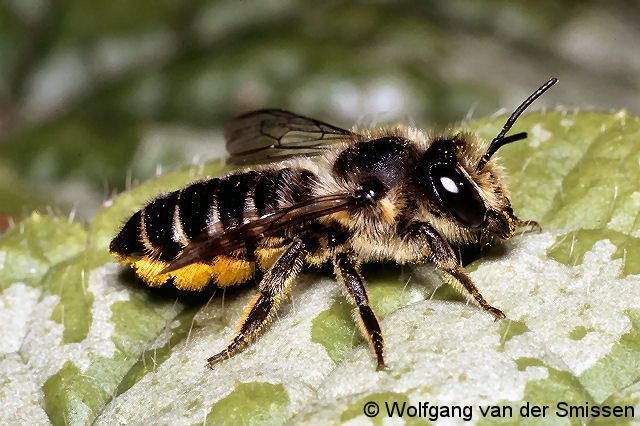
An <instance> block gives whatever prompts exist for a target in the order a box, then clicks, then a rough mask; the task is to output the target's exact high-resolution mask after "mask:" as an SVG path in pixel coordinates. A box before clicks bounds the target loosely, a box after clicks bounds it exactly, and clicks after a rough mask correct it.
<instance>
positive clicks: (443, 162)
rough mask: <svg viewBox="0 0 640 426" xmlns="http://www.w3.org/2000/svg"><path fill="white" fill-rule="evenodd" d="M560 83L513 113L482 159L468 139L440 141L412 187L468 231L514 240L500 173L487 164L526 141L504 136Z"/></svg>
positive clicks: (536, 94)
mask: <svg viewBox="0 0 640 426" xmlns="http://www.w3.org/2000/svg"><path fill="white" fill-rule="evenodd" d="M557 81H558V80H557V79H555V78H552V79H550V80H549V81H548V82H547V83H545V84H544V85H543V86H541V87H540V88H539V89H538V90H536V91H535V92H534V93H533V94H532V95H531V96H529V98H527V100H525V101H524V102H523V103H522V104H521V105H520V106H519V107H518V108H517V109H516V110H515V111H514V113H513V114H511V116H510V117H509V119H508V120H507V122H506V123H505V125H504V126H503V128H502V130H501V131H500V133H499V134H498V136H496V137H495V138H494V139H493V140H492V141H491V144H490V145H489V148H488V149H487V151H486V152H485V153H484V154H482V153H478V152H477V148H476V147H475V145H474V144H473V142H472V141H469V140H468V138H467V137H465V136H459V135H457V136H455V137H452V138H442V139H436V140H435V141H433V142H432V144H431V145H430V146H429V148H428V149H427V150H426V151H425V153H424V154H423V155H422V157H421V158H420V160H419V161H418V164H417V167H416V169H415V172H414V183H415V185H416V188H417V189H418V191H420V192H422V193H423V195H424V196H426V197H427V198H428V199H429V200H430V201H432V202H433V203H435V204H436V205H437V206H438V207H439V210H441V211H443V212H445V213H446V214H448V215H450V216H452V217H453V218H454V219H455V220H456V221H457V222H458V223H459V224H461V225H462V226H464V227H466V228H470V229H485V230H487V231H489V232H491V233H492V234H495V235H497V236H499V237H501V238H508V237H510V236H511V235H512V234H513V232H514V230H515V225H514V220H515V216H514V215H513V211H512V209H511V205H510V202H509V199H508V198H507V196H506V189H505V188H504V187H503V184H502V183H501V182H500V178H499V174H500V173H499V169H498V168H497V167H496V166H495V165H494V164H492V163H490V162H489V160H490V159H491V156H492V155H493V154H494V153H495V152H496V151H497V150H498V149H499V148H500V147H502V146H504V145H505V144H507V143H509V142H515V141H517V140H521V139H524V138H526V137H527V134H526V133H518V134H515V135H512V136H506V134H507V132H508V131H509V130H510V129H511V126H513V124H514V123H515V121H516V119H517V118H518V117H519V116H520V114H522V112H523V111H524V110H525V109H526V108H527V107H528V106H529V105H530V104H531V103H532V102H533V101H534V100H536V99H537V98H538V97H539V96H540V95H542V93H544V92H545V91H546V90H547V89H548V88H549V87H551V86H552V85H554V84H555V83H556V82H557Z"/></svg>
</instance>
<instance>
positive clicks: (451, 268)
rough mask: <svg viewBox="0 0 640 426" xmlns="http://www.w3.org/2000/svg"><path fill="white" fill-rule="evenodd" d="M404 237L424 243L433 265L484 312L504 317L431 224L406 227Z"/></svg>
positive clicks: (500, 317) (409, 240)
mask: <svg viewBox="0 0 640 426" xmlns="http://www.w3.org/2000/svg"><path fill="white" fill-rule="evenodd" d="M403 235H404V239H405V241H406V242H408V243H414V244H416V243H417V244H426V246H427V249H428V252H429V260H431V261H432V262H433V263H435V265H436V266H437V267H438V268H439V269H441V270H442V271H444V272H445V273H447V274H449V275H450V276H451V277H452V278H453V279H454V282H455V283H458V284H459V286H460V288H462V289H464V290H465V291H466V292H467V293H468V294H469V295H470V296H471V297H473V300H475V302H476V303H477V304H478V305H480V307H481V308H482V309H483V310H485V311H486V312H488V313H490V314H491V315H493V316H494V317H495V318H496V320H498V319H502V318H505V315H504V314H503V313H502V311H501V310H500V309H498V308H494V307H493V306H491V305H489V303H488V302H487V301H486V300H485V298H484V297H483V296H482V294H480V291H478V288H477V287H476V285H475V284H474V283H473V280H472V279H471V277H469V274H467V271H465V269H464V268H463V267H462V266H461V265H460V262H459V261H458V258H457V257H456V254H455V252H454V251H453V249H452V248H451V246H450V245H449V243H448V242H447V241H446V240H445V239H444V238H442V237H441V236H440V234H438V232H437V231H436V230H435V229H433V227H432V226H431V225H429V224H428V223H425V222H421V223H415V224H413V225H410V226H408V227H407V228H406V231H405V232H403Z"/></svg>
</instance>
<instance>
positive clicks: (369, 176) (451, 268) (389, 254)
mask: <svg viewBox="0 0 640 426" xmlns="http://www.w3.org/2000/svg"><path fill="white" fill-rule="evenodd" d="M556 81H557V79H555V78H552V79H550V80H549V81H547V82H546V83H545V84H544V85H542V86H541V87H540V88H539V89H538V90H536V91H535V92H534V93H533V94H532V95H531V96H529V98H527V99H526V100H525V101H524V102H523V103H522V104H521V105H520V106H519V107H518V108H517V109H516V110H515V111H514V113H513V114H512V115H511V116H510V117H509V119H508V120H507V122H506V123H505V125H504V127H503V128H502V130H501V131H500V133H498V135H497V136H496V137H495V138H494V139H493V140H492V141H491V143H490V144H489V146H488V147H487V148H486V149H484V148H482V146H481V144H480V143H479V141H477V140H476V138H475V137H474V136H472V135H468V134H462V133H455V134H453V135H449V136H442V137H427V136H426V135H425V134H424V133H423V132H421V131H419V130H416V129H408V128H382V129H373V130H369V131H362V132H356V131H350V130H345V129H341V128H339V127H335V126H332V125H329V124H327V123H323V122H321V121H317V120H313V119H311V118H307V117H303V116H301V115H297V114H293V113H291V112H287V111H282V110H262V111H256V112H251V113H248V114H245V115H241V116H239V117H237V118H235V119H233V120H232V121H231V122H229V123H228V124H227V125H226V127H225V130H224V134H225V137H226V140H227V149H228V151H229V153H230V154H231V157H230V162H232V163H235V164H241V165H246V164H258V163H263V164H262V166H260V167H257V168H254V169H243V170H239V171H237V172H233V173H230V174H228V175H226V176H224V177H220V178H210V179H204V180H199V181H196V182H193V183H191V184H189V185H187V186H185V187H184V188H182V189H180V190H179V191H174V192H168V193H165V194H161V195H159V196H157V197H156V198H155V199H153V200H152V201H150V202H148V203H147V204H146V205H145V206H144V207H143V208H142V209H141V210H139V211H138V212H136V213H135V214H134V215H133V216H132V217H131V218H130V219H129V220H128V221H127V222H126V224H125V225H124V227H123V228H122V230H121V231H120V233H119V234H118V235H117V236H116V237H115V238H114V239H113V241H111V245H110V247H109V249H110V251H111V252H112V253H113V254H114V255H115V256H116V257H118V258H119V259H120V260H121V261H122V262H124V263H130V264H131V265H132V266H133V268H134V269H135V271H136V273H137V275H138V276H139V277H140V278H141V279H142V280H143V281H144V282H145V283H146V284H147V285H149V286H151V287H158V286H161V285H163V284H164V285H171V286H174V287H175V288H176V289H179V290H192V291H194V290H195V291H199V290H202V289H204V288H205V287H207V286H208V285H215V286H218V287H226V286H231V285H236V284H240V283H243V282H246V281H249V280H252V279H255V280H256V282H258V292H257V294H256V296H255V298H254V299H253V300H252V301H251V303H249V305H248V306H247V308H246V312H245V314H244V316H243V317H242V320H241V321H240V324H239V326H238V329H237V332H236V335H235V336H234V337H233V339H232V340H231V342H230V343H229V345H228V346H227V347H226V349H224V350H222V351H221V352H219V353H217V354H216V355H213V356H212V357H211V358H209V359H208V362H209V366H213V364H214V363H215V362H217V361H219V360H221V359H223V358H227V357H229V356H231V355H232V354H233V353H234V352H236V351H238V350H239V349H241V348H242V347H243V346H245V345H246V344H247V343H248V342H249V341H251V340H252V339H254V338H255V337H256V335H257V334H258V333H259V332H260V330H262V329H263V327H264V326H265V325H266V324H267V323H268V322H269V321H270V320H271V319H272V318H273V316H274V314H275V312H276V310H277V308H278V306H279V305H280V303H281V301H282V300H283V298H285V297H286V296H287V294H288V292H289V291H290V289H291V286H292V284H293V282H294V279H295V277H296V276H297V275H298V273H299V272H300V271H301V270H302V269H303V267H305V266H313V265H322V264H325V263H327V262H331V263H332V264H333V267H334V271H335V275H336V278H337V280H338V281H339V283H340V285H342V286H343V287H344V290H345V294H346V295H347V298H348V299H349V301H350V302H351V303H352V304H354V305H355V317H356V318H358V322H359V325H360V328H361V330H362V333H363V334H364V336H365V337H366V339H367V340H368V341H369V343H370V344H371V347H372V349H373V352H374V354H375V357H376V361H377V367H378V368H379V369H380V368H384V367H385V362H384V340H383V337H382V331H381V329H380V324H379V322H378V318H377V317H376V314H375V313H374V312H373V310H372V309H371V306H370V304H369V298H368V296H367V290H366V286H365V282H364V280H363V278H362V276H361V275H360V272H359V271H360V265H361V264H362V263H363V262H372V261H382V260H391V261H395V262H398V263H406V262H416V261H421V260H430V261H432V262H433V263H434V264H435V265H436V266H437V267H438V268H439V269H441V270H442V271H443V272H444V273H445V274H446V275H447V276H448V278H449V279H450V280H451V282H453V283H454V285H455V286H456V287H458V288H459V290H460V291H462V292H463V293H464V294H466V295H467V296H469V297H470V299H471V300H473V301H475V302H476V303H477V304H478V305H479V306H480V307H481V308H482V309H483V310H485V311H486V312H488V313H490V314H491V315H493V316H494V317H495V318H496V319H500V318H504V317H505V315H504V314H503V313H502V311H500V310H499V309H497V308H495V307H493V306H491V305H489V303H487V301H486V300H485V299H484V297H483V296H482V294H480V292H479V291H478V289H477V288H476V286H475V284H474V283H473V281H472V280H471V278H470V277H469V275H468V274H467V272H466V271H465V270H464V268H463V267H462V266H461V264H460V262H459V260H458V258H457V256H456V253H455V251H454V249H453V247H456V246H460V245H465V244H468V243H471V242H476V241H478V240H480V239H482V238H490V239H493V238H498V239H508V238H510V237H511V236H512V235H513V234H514V232H515V230H516V228H517V227H519V226H535V227H539V225H538V224H537V223H536V222H534V221H523V220H520V219H518V217H517V216H516V215H515V214H514V212H513V210H512V208H511V203H510V201H509V198H508V194H507V188H506V185H505V183H504V181H503V169H502V168H501V167H500V166H499V165H497V164H496V163H495V162H494V161H492V160H491V157H492V156H493V154H494V153H495V152H496V151H497V150H498V149H499V148H500V147H502V146H503V145H505V144H507V143H509V142H514V141H517V140H521V139H524V138H525V137H526V133H518V134H514V135H511V136H507V132H508V131H509V130H510V129H511V127H512V126H513V124H514V123H515V121H516V119H517V118H518V117H519V116H520V114H521V113H522V112H523V111H524V110H525V109H526V108H527V107H528V106H529V105H530V104H531V103H532V102H533V101H535V100H536V99H537V98H538V97H539V96H540V95H542V94H543V93H544V92H545V91H546V90H547V89H549V88H550V87H551V86H552V85H554V84H555V83H556ZM314 157H315V158H314ZM264 163H269V164H264Z"/></svg>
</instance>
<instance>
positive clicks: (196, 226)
mask: <svg viewBox="0 0 640 426" xmlns="http://www.w3.org/2000/svg"><path fill="white" fill-rule="evenodd" d="M219 183H220V179H217V178H216V179H208V180H204V181H202V182H196V183H194V184H191V185H189V186H187V187H185V188H182V189H181V190H180V195H179V199H178V208H179V211H178V214H179V217H180V224H181V225H182V232H184V235H185V236H186V237H187V238H188V239H189V240H191V239H193V238H194V237H196V236H197V235H199V234H201V233H202V232H203V231H204V230H205V229H206V228H207V226H208V225H209V224H210V223H209V222H210V219H211V209H212V206H213V205H214V204H215V200H216V198H217V193H218V186H219Z"/></svg>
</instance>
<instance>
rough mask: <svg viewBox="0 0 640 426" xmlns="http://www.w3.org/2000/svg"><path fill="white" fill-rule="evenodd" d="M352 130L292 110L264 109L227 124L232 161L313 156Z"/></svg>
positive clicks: (241, 116)
mask: <svg viewBox="0 0 640 426" xmlns="http://www.w3.org/2000/svg"><path fill="white" fill-rule="evenodd" d="M351 136H353V133H352V132H350V131H349V130H344V129H341V128H339V127H335V126H332V125H330V124H327V123H323V122H322V121H318V120H314V119H312V118H308V117H304V116H302V115H298V114H294V113H292V112H289V111H284V110H277V109H265V110H260V111H254V112H250V113H247V114H243V115H240V116H238V117H236V118H234V119H233V120H231V121H230V122H229V123H227V125H226V126H225V127H224V137H225V139H226V140H227V151H229V154H231V157H230V158H229V160H228V161H229V163H231V164H261V163H271V162H275V161H281V160H284V159H287V158H290V157H294V156H314V155H318V154H320V153H322V152H323V151H324V150H325V149H326V148H327V147H329V146H331V145H332V144H335V143H337V142H341V141H345V140H348V139H349V138H350V137H351Z"/></svg>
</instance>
